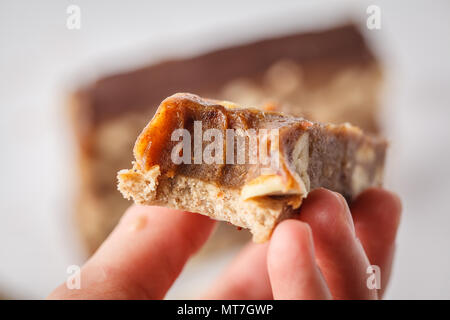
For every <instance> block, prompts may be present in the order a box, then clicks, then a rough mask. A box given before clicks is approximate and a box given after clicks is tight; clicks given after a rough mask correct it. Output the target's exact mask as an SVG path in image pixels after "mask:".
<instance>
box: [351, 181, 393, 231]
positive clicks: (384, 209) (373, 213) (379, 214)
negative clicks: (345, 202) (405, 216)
mask: <svg viewBox="0 0 450 320" xmlns="http://www.w3.org/2000/svg"><path fill="white" fill-rule="evenodd" d="M351 208H352V213H353V216H354V218H355V220H356V221H358V220H367V221H371V223H375V221H377V222H378V223H380V224H383V225H385V227H386V228H387V227H391V228H393V229H395V230H396V229H397V228H398V225H399V223H400V218H401V212H402V202H401V200H400V197H399V196H398V195H396V194H395V193H393V192H390V191H388V190H384V189H381V188H370V189H367V190H365V191H364V192H362V193H361V194H360V195H359V196H358V197H357V198H356V199H355V201H353V203H352V205H351Z"/></svg>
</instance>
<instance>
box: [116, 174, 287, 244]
mask: <svg viewBox="0 0 450 320" xmlns="http://www.w3.org/2000/svg"><path fill="white" fill-rule="evenodd" d="M118 179H119V184H118V188H119V190H120V191H121V192H122V194H123V195H124V196H125V197H126V198H133V199H134V201H135V202H136V203H138V204H143V205H160V206H165V207H169V208H173V209H179V210H185V211H189V212H196V213H200V214H203V215H207V216H209V217H211V218H213V219H216V220H221V221H228V222H230V223H232V224H234V225H236V226H239V227H242V228H247V229H250V231H251V233H252V234H253V241H254V242H257V243H261V242H265V241H267V240H268V239H269V238H270V236H271V234H272V231H273V229H274V227H275V226H276V224H277V223H278V221H280V220H282V219H285V218H287V217H288V216H290V215H292V214H293V212H294V210H293V209H292V208H291V206H289V204H288V201H287V200H285V201H283V200H280V199H271V198H262V199H258V200H242V198H241V196H240V191H239V190H237V189H231V188H223V187H218V186H216V185H214V184H212V183H208V182H204V181H202V180H200V179H195V178H191V177H190V178H187V177H184V176H180V175H176V176H175V177H173V178H169V177H165V176H160V174H159V167H158V166H154V167H153V168H152V169H150V170H149V171H147V172H141V171H139V170H137V169H131V170H121V171H120V172H119V174H118Z"/></svg>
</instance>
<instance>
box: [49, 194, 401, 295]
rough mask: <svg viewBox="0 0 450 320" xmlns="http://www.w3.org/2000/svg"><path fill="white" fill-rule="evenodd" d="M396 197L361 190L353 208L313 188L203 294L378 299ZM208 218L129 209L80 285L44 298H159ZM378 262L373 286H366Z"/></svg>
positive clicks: (203, 234)
mask: <svg viewBox="0 0 450 320" xmlns="http://www.w3.org/2000/svg"><path fill="white" fill-rule="evenodd" d="M400 212H401V204H400V201H399V199H398V198H397V196H395V195H393V194H391V193H389V192H387V191H384V190H381V189H370V190H367V191H365V192H363V193H362V194H361V195H360V196H359V197H358V198H357V199H356V200H355V201H354V202H353V203H352V205H351V209H349V207H348V206H347V203H346V201H345V200H344V198H343V197H342V196H341V195H339V194H337V193H334V192H331V191H328V190H325V189H318V190H314V191H312V192H310V194H309V195H308V197H307V198H306V199H305V200H304V202H303V204H302V207H301V210H300V215H299V217H298V219H289V220H285V221H283V222H281V223H280V224H279V225H278V226H277V227H276V229H275V231H274V233H273V235H272V238H271V240H270V242H269V243H266V244H254V243H250V244H248V245H247V246H246V247H245V248H244V249H243V250H242V252H241V253H240V254H239V255H238V256H237V257H236V258H235V260H234V261H233V262H232V263H231V265H230V266H229V267H228V269H226V270H225V272H224V273H223V274H222V275H221V276H220V277H219V279H217V281H216V283H215V284H214V285H213V286H212V287H211V289H209V290H208V291H207V292H206V294H205V295H204V297H203V298H206V299H272V298H275V299H331V298H334V299H377V298H380V297H381V296H382V294H383V291H384V289H385V288H386V285H387V283H388V280H389V276H390V271H391V266H392V259H393V254H394V249H395V237H396V233H397V228H398V224H399V220H400ZM214 224H215V222H214V221H213V220H211V219H209V218H208V217H205V216H202V215H199V214H193V213H184V212H180V211H176V210H171V209H166V208H159V207H145V206H132V207H131V208H130V209H128V210H127V212H126V213H125V215H124V216H123V218H122V219H121V221H120V223H119V224H118V226H117V227H116V229H115V230H114V231H113V232H112V233H111V235H110V236H109V237H108V239H107V240H106V241H105V242H104V243H103V245H102V246H101V247H100V248H99V249H98V251H97V252H96V253H95V254H94V255H93V256H92V257H91V259H90V260H89V261H88V262H87V263H86V264H85V265H84V266H83V268H82V269H81V288H80V289H78V290H69V289H68V288H67V287H66V284H65V283H64V284H62V285H60V286H59V287H58V288H56V289H55V290H54V291H53V292H52V293H51V294H50V296H49V298H50V299H162V298H164V295H165V294H166V292H167V291H168V290H169V288H170V286H171V285H172V284H173V282H174V281H175V279H176V278H177V277H178V275H179V274H180V272H181V270H182V268H183V266H184V264H185V263H186V262H187V260H188V259H189V257H190V256H192V255H193V254H194V253H195V252H196V251H197V250H198V249H200V248H201V246H202V245H203V244H204V243H205V242H206V240H207V239H208V237H209V235H210V234H211V232H212V230H213V228H214ZM369 265H377V266H379V267H380V268H381V289H380V290H376V289H369V288H368V287H367V285H366V283H367V278H368V277H369V274H367V273H366V272H367V267H368V266H369Z"/></svg>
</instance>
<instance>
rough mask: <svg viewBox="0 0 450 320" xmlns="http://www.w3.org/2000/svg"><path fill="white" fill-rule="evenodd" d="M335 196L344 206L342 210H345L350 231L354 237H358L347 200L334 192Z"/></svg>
mask: <svg viewBox="0 0 450 320" xmlns="http://www.w3.org/2000/svg"><path fill="white" fill-rule="evenodd" d="M333 193H334V194H335V196H336V197H337V198H338V199H339V201H340V202H341V204H342V210H344V216H345V221H346V222H347V225H348V226H349V227H350V231H351V233H352V234H353V235H356V231H355V224H354V223H353V218H352V214H351V213H350V209H349V207H348V204H347V200H345V198H344V197H343V196H342V194H340V193H338V192H333Z"/></svg>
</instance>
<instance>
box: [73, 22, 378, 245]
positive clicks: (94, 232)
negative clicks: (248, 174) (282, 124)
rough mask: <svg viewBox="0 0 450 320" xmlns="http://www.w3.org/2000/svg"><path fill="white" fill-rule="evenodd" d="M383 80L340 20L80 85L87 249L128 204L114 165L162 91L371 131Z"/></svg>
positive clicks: (128, 155) (128, 157)
mask: <svg viewBox="0 0 450 320" xmlns="http://www.w3.org/2000/svg"><path fill="white" fill-rule="evenodd" d="M381 83H382V72H381V67H380V65H379V63H378V62H377V60H376V59H375V57H374V55H373V54H372V53H371V51H370V49H369V48H368V47H367V45H366V43H365V41H364V38H363V37H362V35H361V34H360V33H359V31H358V29H357V28H356V27H355V26H353V25H344V26H339V27H336V28H333V29H329V30H321V31H317V32H309V33H299V34H293V35H288V36H283V37H277V38H271V39H267V40H262V41H257V42H253V43H249V44H244V45H238V46H234V47H230V48H225V49H220V50H217V51H214V52H210V53H206V54H204V55H200V56H196V57H192V58H187V59H179V60H168V61H165V62H161V63H156V64H152V65H149V66H146V67H143V68H140V69H138V70H133V71H130V72H126V73H121V74H116V75H112V76H108V77H105V78H102V79H99V80H98V81H96V82H94V83H92V84H89V85H87V86H85V87H82V88H81V89H79V90H78V91H77V92H75V93H74V94H73V95H72V96H71V99H70V105H71V109H72V114H73V122H74V127H75V131H76V136H77V141H78V145H79V163H80V169H81V174H80V180H81V181H80V187H79V197H78V206H77V220H78V223H79V228H80V231H81V234H82V237H83V239H84V242H85V243H86V245H87V247H88V249H89V251H90V252H93V251H94V250H95V249H96V248H97V247H98V246H99V245H100V244H101V242H102V241H103V240H104V239H105V238H106V236H107V235H108V234H109V232H110V231H111V230H112V229H113V227H114V226H115V224H116V223H117V221H118V220H119V218H120V216H121V215H122V213H123V212H124V210H125V209H126V207H127V206H128V205H129V203H128V202H127V201H126V200H124V199H123V198H122V197H121V195H120V194H119V193H118V192H117V190H116V172H117V171H118V170H119V169H121V168H124V167H127V166H128V165H129V163H130V161H132V152H131V151H132V149H133V144H134V141H135V138H136V136H137V135H138V134H139V132H140V130H141V129H142V128H143V127H144V125H145V124H146V123H147V122H148V121H149V120H150V119H151V117H152V116H153V114H154V112H155V110H156V108H157V107H158V105H159V102H160V101H161V100H163V99H164V98H165V97H166V96H169V95H171V94H173V93H175V92H192V93H195V94H199V95H202V96H204V97H209V98H214V99H221V100H231V101H234V102H236V103H238V104H240V105H243V106H247V107H250V106H260V105H264V106H265V107H264V108H265V109H267V110H276V111H282V112H285V113H288V114H292V115H295V116H304V117H306V118H308V119H310V120H314V121H319V122H331V123H343V122H351V123H352V124H354V125H357V126H359V127H360V128H362V129H363V130H365V131H366V132H372V133H376V132H378V130H379V129H378V128H379V127H378V123H377V106H378V98H379V92H380V86H381ZM225 238H226V240H225V241H232V240H230V239H231V237H225ZM228 238H230V239H228Z"/></svg>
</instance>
